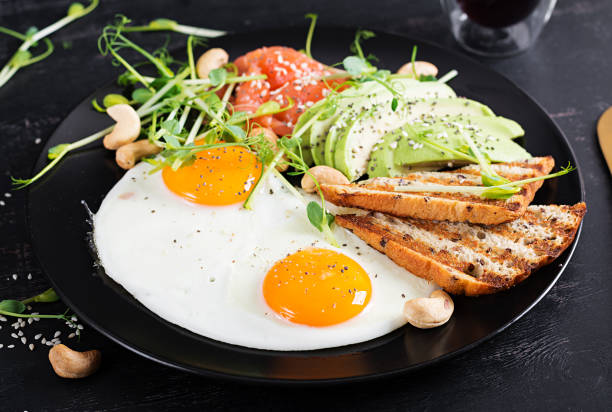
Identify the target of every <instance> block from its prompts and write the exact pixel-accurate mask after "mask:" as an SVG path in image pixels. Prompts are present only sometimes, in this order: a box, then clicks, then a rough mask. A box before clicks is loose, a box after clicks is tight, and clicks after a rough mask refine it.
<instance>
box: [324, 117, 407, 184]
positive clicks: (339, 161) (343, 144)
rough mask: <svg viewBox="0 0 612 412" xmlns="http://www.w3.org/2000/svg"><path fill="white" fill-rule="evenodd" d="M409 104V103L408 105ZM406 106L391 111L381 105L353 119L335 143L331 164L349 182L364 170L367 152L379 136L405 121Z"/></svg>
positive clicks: (368, 157)
mask: <svg viewBox="0 0 612 412" xmlns="http://www.w3.org/2000/svg"><path fill="white" fill-rule="evenodd" d="M408 106H409V105H408ZM407 115H408V110H407V106H405V107H403V108H398V109H397V111H395V112H394V111H393V110H392V109H391V106H390V105H385V106H380V107H377V108H375V109H372V110H370V111H369V112H367V114H366V115H364V116H362V117H359V118H358V119H356V120H355V122H354V123H353V125H352V126H351V127H350V128H348V129H347V131H346V133H344V134H343V135H342V136H340V138H339V139H338V141H337V142H336V146H335V152H334V167H335V168H336V169H338V170H340V171H341V172H342V173H344V175H345V176H346V177H347V178H348V179H349V180H350V181H351V182H352V181H355V180H357V179H358V178H360V177H361V176H362V175H363V174H365V173H366V168H367V164H368V161H369V159H370V153H371V151H372V148H373V147H374V145H376V144H377V143H378V142H379V141H380V140H381V139H382V137H383V136H384V135H385V134H387V133H388V132H390V131H391V130H394V129H397V128H398V127H401V126H402V125H403V124H405V123H406V122H407V121H408V118H407Z"/></svg>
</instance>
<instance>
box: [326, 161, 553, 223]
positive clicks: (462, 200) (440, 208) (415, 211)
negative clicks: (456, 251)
mask: <svg viewBox="0 0 612 412" xmlns="http://www.w3.org/2000/svg"><path fill="white" fill-rule="evenodd" d="M553 167H554V160H553V158H552V157H550V156H547V157H537V158H533V159H528V160H525V161H522V162H512V163H502V164H496V165H493V169H495V170H496V171H497V173H499V174H500V175H501V176H504V177H506V178H508V179H510V180H513V181H514V180H521V179H528V178H531V177H536V176H542V175H546V174H548V173H549V172H550V171H551V170H552V168H553ZM413 183H418V184H443V185H451V186H474V185H476V186H479V185H480V169H479V167H478V166H467V167H464V168H461V169H458V170H455V171H450V172H416V173H410V174H407V175H406V176H403V177H401V178H375V179H371V180H367V181H365V182H360V183H356V184H349V185H325V184H323V185H321V190H322V192H323V195H324V196H325V199H326V200H327V201H329V202H331V203H334V204H336V205H338V206H347V207H358V208H362V209H367V210H374V211H378V212H384V213H389V214H392V215H394V216H407V217H415V218H419V219H428V220H449V221H452V222H470V223H478V224H486V225H494V224H500V223H504V222H508V221H511V220H514V219H517V218H518V217H520V216H522V215H523V213H525V210H526V208H527V206H528V205H529V204H530V203H531V201H532V200H533V198H534V196H535V193H536V192H537V190H538V189H539V188H540V187H541V186H542V183H543V182H542V181H539V182H534V183H530V184H527V185H525V186H524V187H523V189H522V190H521V192H519V193H517V194H515V195H514V196H512V197H511V198H510V199H507V200H493V199H482V198H480V197H479V196H476V195H469V194H462V193H409V192H396V191H394V187H395V186H402V185H409V184H413Z"/></svg>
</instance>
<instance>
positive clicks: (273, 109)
mask: <svg viewBox="0 0 612 412" xmlns="http://www.w3.org/2000/svg"><path fill="white" fill-rule="evenodd" d="M279 110H281V105H280V104H279V103H278V102H277V101H275V100H268V101H267V102H265V103H264V104H262V105H260V106H259V107H258V108H257V110H256V111H255V117H259V116H265V115H268V114H273V113H277V112H278V111H279Z"/></svg>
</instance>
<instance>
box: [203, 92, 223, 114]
mask: <svg viewBox="0 0 612 412" xmlns="http://www.w3.org/2000/svg"><path fill="white" fill-rule="evenodd" d="M204 103H206V105H207V106H208V107H210V109H211V110H212V111H213V112H218V111H219V110H220V109H221V107H223V102H222V101H221V99H219V96H217V95H216V94H214V93H210V94H209V95H208V96H206V98H205V99H204Z"/></svg>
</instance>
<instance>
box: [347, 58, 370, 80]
mask: <svg viewBox="0 0 612 412" xmlns="http://www.w3.org/2000/svg"><path fill="white" fill-rule="evenodd" d="M342 65H343V66H344V70H346V71H347V72H348V73H349V74H350V75H351V76H359V75H361V74H363V73H364V72H366V71H367V70H368V69H369V66H368V63H367V62H366V61H365V60H363V59H362V58H359V57H357V56H348V57H346V58H345V59H344V60H343V61H342Z"/></svg>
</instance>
